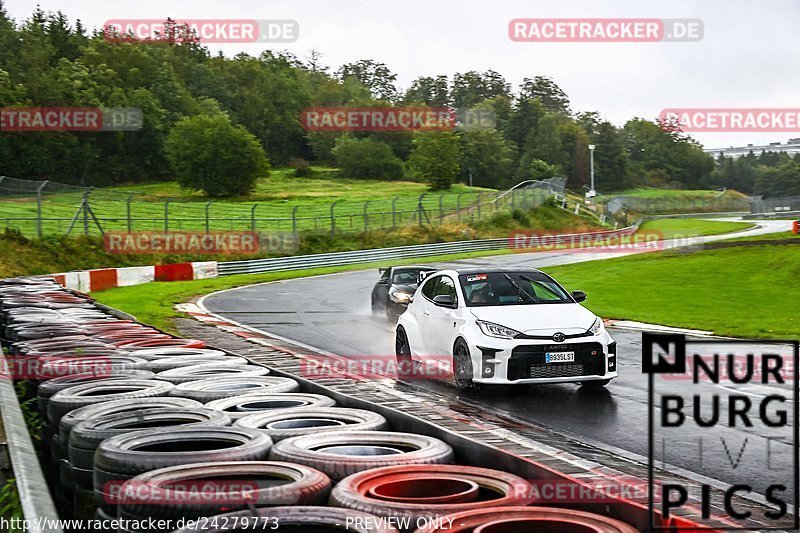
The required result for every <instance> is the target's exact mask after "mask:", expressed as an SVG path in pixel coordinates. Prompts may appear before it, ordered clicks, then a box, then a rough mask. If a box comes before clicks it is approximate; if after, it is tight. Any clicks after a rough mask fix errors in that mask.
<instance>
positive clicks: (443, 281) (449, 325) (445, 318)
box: [425, 276, 458, 356]
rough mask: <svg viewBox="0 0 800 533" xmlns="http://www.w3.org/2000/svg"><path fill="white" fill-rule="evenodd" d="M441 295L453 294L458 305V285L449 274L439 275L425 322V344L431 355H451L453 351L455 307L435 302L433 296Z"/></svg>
mask: <svg viewBox="0 0 800 533" xmlns="http://www.w3.org/2000/svg"><path fill="white" fill-rule="evenodd" d="M441 295H447V296H451V297H452V298H453V301H454V302H456V305H458V296H457V294H456V285H455V282H454V281H453V279H452V278H450V277H449V276H439V277H438V279H437V283H436V287H435V288H434V290H433V297H432V298H431V300H430V302H429V304H430V313H429V315H428V317H427V322H426V324H425V332H426V334H427V337H426V338H425V345H426V346H427V348H428V352H427V353H428V354H429V355H437V356H443V355H450V354H451V351H452V347H451V346H450V339H451V338H452V335H453V316H454V314H455V309H452V308H450V307H444V306H441V305H437V304H435V303H434V302H433V298H435V297H436V296H441Z"/></svg>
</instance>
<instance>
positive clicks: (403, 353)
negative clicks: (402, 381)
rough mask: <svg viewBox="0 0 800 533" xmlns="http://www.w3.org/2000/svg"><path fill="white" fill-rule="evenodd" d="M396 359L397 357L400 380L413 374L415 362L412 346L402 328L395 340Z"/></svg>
mask: <svg viewBox="0 0 800 533" xmlns="http://www.w3.org/2000/svg"><path fill="white" fill-rule="evenodd" d="M394 350H395V357H397V375H398V377H399V378H402V377H403V376H406V375H408V374H409V373H410V372H411V369H412V365H413V364H414V361H413V360H412V358H411V345H410V344H409V342H408V335H406V330H405V329H403V328H402V327H399V328H397V334H396V335H395V340H394Z"/></svg>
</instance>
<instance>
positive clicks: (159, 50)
mask: <svg viewBox="0 0 800 533" xmlns="http://www.w3.org/2000/svg"><path fill="white" fill-rule="evenodd" d="M174 30H175V23H174V22H172V21H169V20H167V21H166V22H165V29H164V36H165V38H162V39H156V40H148V41H134V40H128V41H126V42H119V41H112V40H109V39H105V38H104V36H103V34H102V32H101V31H99V30H93V31H90V30H88V29H87V28H85V27H84V26H83V25H82V24H81V23H80V21H76V22H74V23H71V22H70V21H69V20H68V19H67V17H66V16H65V15H64V14H63V13H61V12H57V13H45V12H44V11H42V10H41V9H38V8H37V9H36V10H35V11H34V12H33V14H32V15H31V16H30V17H29V18H27V19H25V20H23V21H19V22H17V21H14V20H12V19H11V18H10V17H9V16H8V14H7V12H6V11H5V9H4V8H3V4H2V0H0V107H11V106H15V107H25V106H27V107H34V106H50V107H55V106H75V107H93V106H98V107H135V108H140V109H141V110H142V111H143V118H144V122H143V126H142V129H141V130H139V131H136V132H5V133H3V134H2V135H0V175H9V176H13V177H17V178H24V179H49V180H53V181H60V182H66V183H73V184H81V185H95V186H106V185H113V184H118V183H131V182H144V181H154V180H167V179H174V178H177V179H178V180H179V181H180V182H181V183H182V184H184V185H186V186H187V187H191V188H196V189H201V190H205V191H206V192H207V193H208V194H210V195H213V196H226V195H240V194H246V193H247V192H248V191H249V190H250V189H251V188H252V186H253V183H254V180H255V179H256V178H257V177H259V176H264V175H267V173H268V172H269V168H270V165H271V166H273V167H274V166H287V165H288V166H291V167H292V168H294V169H295V173H296V174H297V175H298V176H302V175H308V174H310V173H311V172H312V171H311V168H310V164H318V163H323V164H331V165H336V166H337V167H339V168H340V169H341V171H342V173H343V174H344V175H346V176H348V177H353V178H373V179H418V180H425V181H427V182H428V183H429V184H430V187H431V189H442V188H447V187H449V185H450V184H451V183H452V182H453V181H463V182H470V181H471V182H472V183H473V184H474V185H477V186H486V187H495V188H502V187H506V186H509V185H512V184H514V183H516V182H519V181H521V180H525V179H542V178H547V177H552V176H563V177H565V178H566V179H567V187H568V188H570V189H573V190H577V191H580V190H582V189H583V188H584V187H585V186H587V185H588V183H589V180H590V178H589V174H590V168H589V145H595V146H596V149H595V153H594V161H595V175H596V180H597V184H598V189H599V190H601V191H603V192H613V191H619V190H624V189H629V188H632V187H642V186H647V187H671V188H698V187H703V186H710V185H724V184H729V183H730V184H732V183H734V182H735V183H739V181H737V180H740V179H741V180H745V181H747V184H746V185H740V186H737V188H740V187H741V188H742V189H743V190H745V191H747V190H755V183H756V182H757V181H758V179H761V180H762V181H764V180H765V179H766V178H764V177H763V175H766V176H769V174H768V173H767V174H764V172H765V170H764V168H766V167H765V166H764V165H763V164H759V165H757V169H756V172H757V173H758V174H759V177H753V178H752V179H750V178H747V177H742V176H744V174H742V173H735V172H733V171H732V170H730V169H728V167H726V164H723V165H717V164H715V162H714V159H713V158H712V157H710V156H709V155H707V154H705V153H703V151H702V149H701V146H700V145H699V144H698V143H696V142H695V141H694V140H692V139H691V138H690V137H689V136H687V135H685V134H683V133H682V132H680V130H679V129H676V128H669V127H664V125H663V124H660V123H659V122H658V120H648V119H645V118H632V119H630V120H628V121H627V122H626V123H625V124H624V125H623V126H622V127H617V126H615V125H614V124H612V123H610V122H609V121H607V120H604V119H603V118H602V116H601V115H600V113H598V112H577V111H574V110H573V109H572V108H571V105H570V100H569V97H568V95H567V94H566V93H565V92H564V91H563V90H562V89H561V88H560V87H559V86H558V85H557V84H556V83H555V82H554V81H553V80H552V79H550V78H549V77H547V76H542V75H533V74H532V75H530V76H529V77H526V78H525V79H524V81H523V82H522V84H521V85H520V86H519V87H517V88H516V89H515V90H512V87H511V84H510V83H509V82H508V81H507V80H506V79H505V78H504V77H503V76H502V75H501V74H500V73H498V72H495V71H493V70H487V71H485V72H476V71H469V72H462V73H455V74H453V75H452V76H448V75H444V74H442V75H436V76H422V77H419V78H417V79H415V80H414V81H413V82H412V83H411V84H410V86H409V87H407V88H405V89H401V88H400V87H398V84H397V77H396V75H395V74H394V73H393V72H392V71H391V69H390V68H389V67H388V66H387V65H385V64H383V63H380V62H378V61H374V60H371V59H363V60H358V61H355V62H352V63H348V64H345V65H342V66H340V67H339V68H338V69H333V68H331V67H328V66H326V65H324V63H323V56H322V54H321V53H319V52H317V51H311V52H310V53H309V54H308V56H307V57H305V58H302V59H301V58H298V57H296V56H294V55H292V54H290V53H286V52H272V51H264V52H262V53H261V54H260V55H258V56H257V57H254V56H251V55H248V54H244V53H240V54H237V55H235V56H233V57H224V56H223V55H222V54H221V53H219V54H216V55H214V54H212V53H211V52H210V51H209V49H208V48H207V47H205V46H203V44H202V43H201V42H200V41H199V40H198V39H180V40H177V39H171V38H169V36H170V35H171V33H170V32H171V31H174ZM382 105H390V106H433V107H440V106H450V107H453V108H457V109H464V108H471V109H477V110H488V111H491V112H492V113H493V115H494V117H496V123H495V124H494V127H489V128H475V129H462V130H456V131H452V132H388V131H386V132H377V131H374V132H323V131H306V130H304V129H303V127H302V125H301V121H300V117H301V114H302V112H303V110H304V109H307V108H309V107H336V106H352V107H371V106H382ZM739 164H740V163H738V162H737V163H735V164H734V166H735V165H739ZM795 165H796V163H795ZM769 168H773V167H769ZM795 172H796V168H795ZM748 180H749V181H748ZM792 180H794V181H793V183H795V184H796V183H797V181H798V179H797V175H796V173H795V175H794V178H791V179H789V182H792ZM784 181H786V180H784ZM731 186H732V185H731ZM748 187H749V189H748ZM759 187H760V186H759ZM771 192H772V191H771ZM775 192H777V191H775Z"/></svg>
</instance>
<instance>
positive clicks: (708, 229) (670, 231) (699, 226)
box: [639, 218, 754, 239]
mask: <svg viewBox="0 0 800 533" xmlns="http://www.w3.org/2000/svg"><path fill="white" fill-rule="evenodd" d="M753 226H754V224H752V223H750V222H730V221H719V220H702V219H698V218H663V219H655V220H648V221H646V222H644V223H643V224H642V225H641V226H639V231H658V232H661V234H662V235H663V238H664V239H674V238H682V237H698V236H702V235H719V234H722V233H730V232H732V231H741V230H745V229H748V228H752V227H753Z"/></svg>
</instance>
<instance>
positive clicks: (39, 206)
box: [36, 180, 49, 237]
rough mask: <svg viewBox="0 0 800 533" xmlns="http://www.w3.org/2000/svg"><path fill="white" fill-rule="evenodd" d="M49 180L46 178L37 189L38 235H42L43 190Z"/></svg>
mask: <svg viewBox="0 0 800 533" xmlns="http://www.w3.org/2000/svg"><path fill="white" fill-rule="evenodd" d="M48 183H49V181H47V180H45V181H43V182H42V184H41V185H39V188H38V189H36V236H37V237H41V236H42V191H43V190H44V188H45V187H47V184H48Z"/></svg>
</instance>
